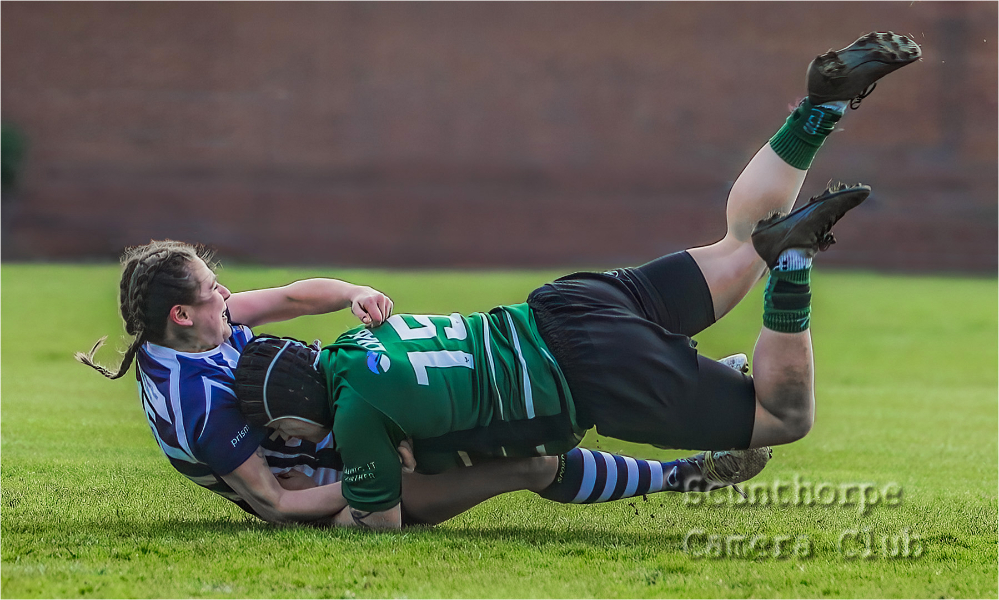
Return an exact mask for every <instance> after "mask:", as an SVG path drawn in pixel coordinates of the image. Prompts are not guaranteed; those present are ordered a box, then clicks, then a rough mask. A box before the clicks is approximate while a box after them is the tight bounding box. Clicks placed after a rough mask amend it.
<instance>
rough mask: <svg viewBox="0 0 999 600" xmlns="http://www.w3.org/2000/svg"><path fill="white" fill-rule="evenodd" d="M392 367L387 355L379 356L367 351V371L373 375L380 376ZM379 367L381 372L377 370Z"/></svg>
mask: <svg viewBox="0 0 999 600" xmlns="http://www.w3.org/2000/svg"><path fill="white" fill-rule="evenodd" d="M391 366H392V361H390V360H389V357H388V355H386V354H379V353H378V352H372V351H370V350H368V370H369V371H371V372H372V373H374V374H375V375H380V374H382V373H384V372H386V371H388V370H389V367H391ZM379 367H381V371H379V370H378V368H379Z"/></svg>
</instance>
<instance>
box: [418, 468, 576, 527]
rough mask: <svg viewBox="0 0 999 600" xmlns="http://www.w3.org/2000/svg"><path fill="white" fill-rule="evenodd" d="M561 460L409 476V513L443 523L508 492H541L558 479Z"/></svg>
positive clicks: (429, 523) (428, 520) (429, 520)
mask: <svg viewBox="0 0 999 600" xmlns="http://www.w3.org/2000/svg"><path fill="white" fill-rule="evenodd" d="M558 468H559V457H557V456H539V457H537V458H505V459H497V460H493V461H489V462H484V463H482V464H478V465H475V466H472V467H466V468H457V469H451V470H448V471H445V472H443V473H440V474H438V475H420V474H418V473H410V474H407V475H405V476H404V477H403V479H402V502H403V506H404V507H405V510H406V514H407V515H408V516H409V517H410V518H411V519H413V520H415V521H417V522H419V523H425V524H428V525H433V524H437V523H443V522H444V521H447V520H448V519H450V518H452V517H454V516H456V515H459V514H461V513H463V512H465V511H466V510H468V509H470V508H472V507H474V506H476V505H478V504H481V503H482V502H485V501H486V500H488V499H490V498H492V497H494V496H498V495H500V494H503V493H506V492H516V491H520V490H532V491H540V490H543V489H544V488H545V487H547V486H548V485H549V484H551V482H552V481H553V480H554V479H555V475H556V473H557V471H558Z"/></svg>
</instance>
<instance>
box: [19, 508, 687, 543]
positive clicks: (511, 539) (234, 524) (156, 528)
mask: <svg viewBox="0 0 999 600" xmlns="http://www.w3.org/2000/svg"><path fill="white" fill-rule="evenodd" d="M296 532H297V533H296ZM247 533H251V534H255V535H261V536H265V537H266V536H275V537H285V536H287V535H289V534H292V535H302V534H305V535H306V536H308V538H315V537H316V536H324V535H325V536H330V537H331V538H333V539H338V540H345V541H349V540H351V539H358V538H368V536H385V537H388V538H390V539H391V538H393V537H394V538H399V537H402V538H406V539H409V540H412V541H419V542H431V543H433V542H443V543H452V542H453V543H455V544H458V543H466V542H470V541H471V542H499V543H514V544H517V545H521V546H528V547H542V546H548V545H551V544H557V545H572V544H577V543H583V544H586V545H587V546H593V547H609V546H616V547H623V548H630V547H648V546H649V545H650V544H654V545H663V544H666V545H672V544H676V545H679V544H681V543H682V542H683V533H682V532H673V531H657V530H649V529H643V530H640V531H636V530H628V529H625V530H619V531H614V530H608V529H607V528H606V527H602V528H600V527H587V526H586V525H578V524H573V525H570V526H565V525H563V527H562V528H561V529H560V530H556V529H553V528H552V527H544V526H538V525H532V524H527V523H525V524H523V525H517V524H510V525H501V526H495V525H486V526H483V527H481V528H476V527H474V526H461V527H460V528H453V527H449V526H448V525H438V526H426V525H417V526H411V527H406V528H404V529H403V530H402V531H397V532H376V531H368V530H358V529H343V528H337V527H327V526H309V525H277V524H271V523H266V522H264V521H261V520H259V519H257V518H255V517H252V516H249V515H246V516H235V517H233V518H221V519H205V520H197V519H177V518H166V519H160V520H157V519H154V518H151V519H149V520H119V519H113V518H112V519H95V520H90V521H89V522H88V521H81V520H74V521H62V522H58V523H56V522H50V523H48V524H46V525H38V524H34V525H29V524H26V523H13V522H12V523H6V524H5V525H4V534H5V536H7V535H9V536H11V538H15V537H17V536H19V535H22V536H31V537H37V536H45V537H49V536H58V537H56V539H59V538H61V539H72V538H74V537H80V536H85V537H89V536H91V535H94V534H100V535H102V536H108V535H110V536H113V537H117V538H119V539H132V540H155V539H166V538H170V539H172V540H173V541H178V542H181V541H198V540H203V539H205V538H217V537H225V536H233V537H235V536H238V535H245V534H247Z"/></svg>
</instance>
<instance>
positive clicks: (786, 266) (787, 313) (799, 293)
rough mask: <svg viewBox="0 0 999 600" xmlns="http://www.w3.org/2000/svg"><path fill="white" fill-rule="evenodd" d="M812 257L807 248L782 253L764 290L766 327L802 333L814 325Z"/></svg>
mask: <svg viewBox="0 0 999 600" xmlns="http://www.w3.org/2000/svg"><path fill="white" fill-rule="evenodd" d="M811 267H812V258H811V256H809V252H808V251H807V250H802V249H799V248H789V249H787V250H785V251H783V252H781V254H780V256H779V257H778V259H777V264H775V265H774V267H773V269H771V270H770V278H769V280H768V281H767V287H766V289H765V290H764V292H763V326H764V327H766V328H767V329H770V330H773V331H777V332H780V333H801V332H802V331H806V330H807V329H808V328H809V326H810V324H811V314H812V291H811V286H810V283H811Z"/></svg>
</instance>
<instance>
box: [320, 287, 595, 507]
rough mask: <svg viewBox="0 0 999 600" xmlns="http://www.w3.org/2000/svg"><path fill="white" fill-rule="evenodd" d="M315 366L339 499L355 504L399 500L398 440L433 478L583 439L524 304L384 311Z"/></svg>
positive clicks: (341, 339) (560, 448)
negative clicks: (325, 398)
mask: <svg viewBox="0 0 999 600" xmlns="http://www.w3.org/2000/svg"><path fill="white" fill-rule="evenodd" d="M320 364H321V368H322V370H323V371H324V372H325V373H326V376H327V380H328V381H329V384H330V385H329V393H330V402H331V408H332V413H333V436H334V439H335V440H336V445H337V450H338V451H339V452H340V454H341V455H342V457H343V464H344V477H343V482H344V483H343V486H344V487H343V490H344V496H345V497H346V498H347V499H348V501H350V503H351V506H354V507H355V508H359V509H362V510H385V509H387V508H391V507H392V506H394V505H395V504H396V503H397V502H398V500H399V498H400V489H401V475H400V469H399V459H398V455H397V454H396V447H397V446H398V443H399V442H400V441H401V440H403V439H406V438H411V439H412V440H413V451H414V455H415V457H416V463H417V470H418V471H420V472H422V473H438V472H441V471H444V470H446V469H449V468H452V467H455V466H461V465H471V464H472V463H473V462H475V461H476V460H478V459H481V458H484V457H501V456H512V457H525V456H539V455H544V454H560V453H562V452H565V451H567V450H569V449H570V448H572V447H574V446H575V445H576V444H577V443H579V440H580V439H581V437H582V431H580V430H579V429H578V427H577V425H576V421H575V408H574V407H573V404H572V398H571V395H570V393H569V387H568V385H567V384H566V381H565V378H564V377H563V375H562V371H561V369H559V366H558V364H557V363H556V362H555V360H554V358H552V356H551V354H550V353H549V352H548V349H547V348H546V347H545V344H544V342H543V341H542V340H541V337H540V336H539V335H538V332H537V327H536V325H535V323H534V317H533V314H532V313H531V311H530V309H529V308H528V307H527V305H526V304H519V305H514V306H501V307H498V308H496V309H494V310H492V311H490V312H489V313H488V314H484V313H474V314H472V315H469V316H462V315H459V314H457V313H454V314H452V315H394V316H392V317H390V318H389V319H388V320H387V321H386V323H385V324H384V325H382V326H380V327H378V328H375V329H371V330H369V329H364V328H357V329H353V330H351V331H348V332H346V333H344V334H343V335H341V336H340V337H339V338H338V339H337V341H336V342H335V343H334V344H331V345H329V346H327V347H326V348H325V349H324V350H323V353H322V357H321V359H320Z"/></svg>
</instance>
